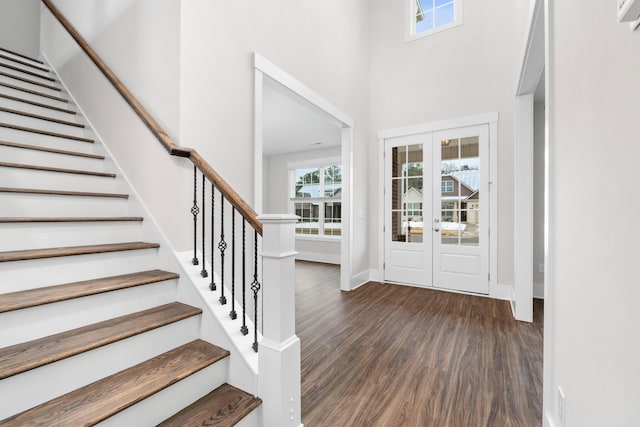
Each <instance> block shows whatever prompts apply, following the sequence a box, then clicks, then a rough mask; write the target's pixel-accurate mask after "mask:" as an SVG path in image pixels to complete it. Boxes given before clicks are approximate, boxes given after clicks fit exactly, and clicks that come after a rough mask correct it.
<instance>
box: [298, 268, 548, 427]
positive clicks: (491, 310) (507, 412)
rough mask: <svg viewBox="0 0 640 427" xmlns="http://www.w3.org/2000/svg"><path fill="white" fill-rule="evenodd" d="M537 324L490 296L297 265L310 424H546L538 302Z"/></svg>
mask: <svg viewBox="0 0 640 427" xmlns="http://www.w3.org/2000/svg"><path fill="white" fill-rule="evenodd" d="M534 311H535V313H536V316H537V318H536V321H535V322H534V323H533V324H528V323H522V322H517V321H515V320H513V317H512V315H511V310H510V308H509V304H508V303H507V302H506V301H496V300H492V299H488V298H482V297H475V296H468V295H459V294H454V293H449V292H443V291H434V290H429V289H420V288H414V287H408V286H398V285H389V284H382V283H375V282H369V283H367V284H366V285H363V286H362V287H360V288H358V289H356V290H355V291H352V292H348V293H347V292H341V291H340V288H339V268H338V267H337V266H331V265H327V264H316V263H309V262H302V261H299V262H297V263H296V325H297V334H298V336H299V337H300V339H301V342H302V420H303V422H304V424H305V426H307V427H316V426H332V427H333V426H336V427H343V426H345V427H346V426H358V427H360V426H362V427H376V426H380V427H382V426H384V427H393V426H398V427H400V426H403V427H427V426H446V427H449V426H451V427H467V426H499V427H502V426H505V427H507V426H540V425H541V424H542V339H543V334H542V319H541V316H540V315H541V312H542V301H538V300H536V305H535V310H534Z"/></svg>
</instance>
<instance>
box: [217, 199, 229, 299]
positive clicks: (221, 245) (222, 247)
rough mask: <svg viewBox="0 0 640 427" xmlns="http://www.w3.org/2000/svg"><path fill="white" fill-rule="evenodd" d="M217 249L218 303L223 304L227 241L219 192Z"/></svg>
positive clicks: (222, 201) (222, 204) (222, 203)
mask: <svg viewBox="0 0 640 427" xmlns="http://www.w3.org/2000/svg"><path fill="white" fill-rule="evenodd" d="M218 249H220V282H221V283H220V298H218V301H220V304H222V305H225V304H226V303H227V297H225V296H224V251H225V250H227V242H225V241H224V196H223V195H222V193H220V243H218Z"/></svg>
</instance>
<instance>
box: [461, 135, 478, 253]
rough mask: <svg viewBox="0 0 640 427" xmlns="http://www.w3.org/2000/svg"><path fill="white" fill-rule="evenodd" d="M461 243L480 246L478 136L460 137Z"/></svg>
mask: <svg viewBox="0 0 640 427" xmlns="http://www.w3.org/2000/svg"><path fill="white" fill-rule="evenodd" d="M456 175H457V177H458V178H459V183H460V196H461V203H460V224H462V225H464V229H463V230H461V234H460V244H461V245H465V246H478V245H479V243H480V242H479V233H478V228H479V226H480V221H479V220H480V217H479V213H480V191H479V190H480V140H479V138H478V137H477V136H472V137H469V138H461V139H460V171H458V172H457V173H456Z"/></svg>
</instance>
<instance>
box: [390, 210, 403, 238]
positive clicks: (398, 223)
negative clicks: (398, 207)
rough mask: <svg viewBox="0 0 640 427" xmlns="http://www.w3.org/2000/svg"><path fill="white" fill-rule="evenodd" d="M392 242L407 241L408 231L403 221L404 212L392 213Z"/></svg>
mask: <svg viewBox="0 0 640 427" xmlns="http://www.w3.org/2000/svg"><path fill="white" fill-rule="evenodd" d="M391 240H392V241H394V242H406V241H407V235H406V230H405V228H404V226H403V221H402V211H393V212H391Z"/></svg>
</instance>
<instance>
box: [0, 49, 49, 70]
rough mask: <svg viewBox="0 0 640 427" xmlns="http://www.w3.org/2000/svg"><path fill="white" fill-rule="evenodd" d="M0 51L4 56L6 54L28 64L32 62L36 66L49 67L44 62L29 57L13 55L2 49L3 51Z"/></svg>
mask: <svg viewBox="0 0 640 427" xmlns="http://www.w3.org/2000/svg"><path fill="white" fill-rule="evenodd" d="M0 53H2V54H3V55H4V56H8V57H9V58H14V59H17V60H19V61H22V62H27V63H29V64H33V65H35V66H36V67H43V68H49V65H46V64H45V65H43V64H41V63H39V62H37V61H33V60H31V59H28V58H25V57H22V56H19V55H14V54H12V53H11V52H6V51H4V50H3V51H0ZM35 59H38V60H40V57H37V58H35Z"/></svg>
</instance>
